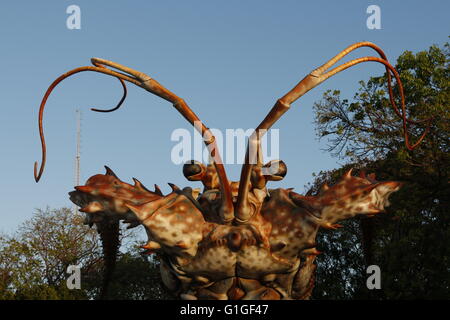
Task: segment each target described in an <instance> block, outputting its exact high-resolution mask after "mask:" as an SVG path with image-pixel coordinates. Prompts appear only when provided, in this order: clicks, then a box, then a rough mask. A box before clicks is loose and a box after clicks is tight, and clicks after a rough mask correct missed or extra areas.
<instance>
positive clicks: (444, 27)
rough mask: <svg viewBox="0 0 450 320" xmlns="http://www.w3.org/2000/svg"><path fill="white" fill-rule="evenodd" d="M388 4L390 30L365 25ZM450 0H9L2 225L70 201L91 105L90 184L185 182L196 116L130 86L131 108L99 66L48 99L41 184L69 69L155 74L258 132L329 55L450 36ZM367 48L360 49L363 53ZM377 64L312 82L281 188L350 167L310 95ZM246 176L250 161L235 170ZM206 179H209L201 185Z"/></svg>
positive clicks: (288, 139) (348, 86) (292, 120)
mask: <svg viewBox="0 0 450 320" xmlns="http://www.w3.org/2000/svg"><path fill="white" fill-rule="evenodd" d="M71 4H76V5H78V6H80V7H81V19H82V22H81V30H68V29H67V28H66V18H67V16H68V15H67V14H66V8H67V7H68V6H69V5H71ZM370 4H376V5H379V6H380V7H381V19H382V22H381V23H382V29H381V30H369V29H367V28H366V19H367V17H368V15H367V14H366V8H367V7H368V6H369V5H370ZM449 12H450V2H448V1H431V0H429V1H375V0H373V1H361V0H358V1H356V0H355V1H206V0H203V1H81V0H71V1H19V0H17V1H8V2H2V3H1V4H0V39H1V44H0V48H1V51H0V52H1V53H0V55H1V59H0V65H1V71H2V76H1V77H0V96H1V100H0V101H1V102H0V103H1V107H2V108H1V110H2V112H1V115H0V150H1V158H0V164H1V166H0V202H1V204H2V205H1V209H0V211H1V220H0V221H1V222H0V231H4V232H8V231H11V230H14V229H15V228H16V227H17V225H18V224H19V223H21V222H22V221H24V220H25V219H27V218H29V217H30V216H31V214H32V212H33V210H34V208H45V207H46V206H47V205H48V206H50V207H53V208H57V207H62V206H70V205H71V203H70V202H69V200H68V195H67V192H68V191H70V190H72V187H73V183H74V155H75V128H76V126H75V110H76V108H81V109H82V110H83V113H84V114H83V134H82V164H81V167H82V181H84V180H86V179H87V178H88V177H89V176H91V175H93V174H96V173H99V172H101V173H103V165H104V164H107V165H109V166H110V167H111V168H113V169H114V170H115V171H116V173H117V174H118V175H119V177H121V178H122V179H123V180H124V181H131V177H134V176H135V177H138V178H139V179H140V180H141V181H142V182H143V183H144V184H147V185H149V186H152V184H153V183H157V184H159V185H160V186H161V187H162V188H163V191H165V192H167V191H168V190H169V188H168V186H167V184H166V183H167V182H173V183H176V184H178V185H179V186H181V187H183V186H187V185H188V182H187V181H185V179H184V177H183V175H182V172H181V167H180V166H176V165H174V164H172V162H171V161H170V151H171V149H172V147H173V146H174V142H172V141H170V135H171V133H172V131H173V130H174V129H176V128H188V129H190V127H189V125H188V124H187V122H186V121H185V120H184V119H183V118H181V116H180V115H179V114H178V113H177V112H176V111H175V110H174V109H173V108H172V107H171V105H170V104H169V103H167V102H165V101H163V100H161V99H159V98H157V97H154V96H152V95H150V94H149V93H147V92H145V91H144V90H142V89H140V88H137V87H133V86H131V85H130V86H129V96H128V99H127V101H126V102H125V105H124V106H123V107H122V109H121V110H119V111H117V112H115V113H112V114H98V113H93V112H91V111H89V108H88V107H90V106H97V107H111V106H113V105H114V104H115V103H116V102H117V100H118V99H119V98H120V96H121V89H120V85H119V83H118V81H117V80H115V79H112V78H109V77H106V76H103V75H100V74H94V73H84V74H79V75H77V76H75V77H73V78H70V79H68V80H66V81H65V82H63V83H62V85H60V86H59V87H58V88H57V89H56V90H55V91H54V93H53V95H52V96H51V97H50V99H49V101H48V104H47V109H46V114H45V119H44V124H45V130H46V137H47V143H48V162H47V167H46V171H45V173H44V176H43V178H42V180H41V182H40V183H39V184H36V183H35V182H34V179H33V163H34V161H36V160H39V161H40V159H41V158H40V157H41V156H40V143H39V139H38V128H37V111H38V107H39V103H40V100H41V98H42V96H43V94H44V92H45V90H46V89H47V87H48V85H49V84H50V83H51V82H52V81H53V80H54V79H55V78H56V77H58V76H59V75H60V74H62V73H64V72H66V71H68V70H70V69H72V68H75V67H78V66H83V65H89V63H90V60H89V59H90V58H91V57H102V58H106V59H110V60H113V61H117V62H119V63H122V64H125V65H128V66H130V67H133V68H135V69H138V70H140V71H142V72H145V73H147V74H149V75H150V76H152V77H154V78H155V79H157V80H158V81H159V82H160V83H162V84H163V85H165V86H166V87H167V88H169V89H170V90H172V91H173V92H175V93H177V94H178V95H180V96H181V97H183V98H184V99H185V100H186V101H187V102H188V104H189V105H190V106H191V108H192V109H193V110H194V111H195V112H196V113H197V114H198V115H199V117H200V118H201V119H202V120H203V121H204V122H205V123H206V125H207V126H209V127H212V128H219V129H222V130H225V129H226V128H244V129H247V128H254V127H255V126H256V125H257V124H258V123H259V122H260V121H261V120H262V118H263V117H264V116H265V115H266V113H267V112H268V110H269V109H270V108H271V107H272V105H273V103H274V102H275V100H276V99H277V98H279V97H281V96H282V95H283V94H285V93H286V92H287V91H288V90H289V89H291V88H292V87H293V86H294V85H295V84H296V83H297V82H298V81H299V80H300V79H301V78H303V77H304V76H305V75H306V74H307V73H308V72H310V71H311V70H312V69H314V68H315V67H317V66H319V65H321V64H322V63H324V62H325V61H326V60H327V59H329V58H330V57H332V56H333V55H335V54H336V53H338V52H339V51H340V50H342V49H344V48H345V47H346V46H348V45H350V44H352V43H354V42H357V41H363V40H365V41H372V42H375V43H376V44H378V45H379V46H381V47H382V48H383V49H384V50H385V52H386V53H387V55H388V57H389V59H390V60H391V61H393V62H395V60H396V58H397V57H398V55H399V54H400V53H401V52H402V51H404V50H411V51H419V50H424V49H426V48H428V47H429V46H430V45H432V44H434V43H436V44H443V43H444V42H445V41H447V36H448V35H449V31H450V28H449V27H450V23H449V18H448V13H449ZM367 53H370V54H372V52H371V51H369V50H361V51H359V52H358V53H357V54H354V55H352V57H356V56H357V55H358V56H362V55H365V54H367ZM382 73H383V68H382V67H381V66H379V65H375V64H365V65H360V66H358V67H356V68H354V69H351V70H348V71H346V72H344V73H342V74H340V75H338V76H336V77H334V78H332V79H331V80H329V81H328V82H326V83H324V84H323V85H321V86H319V87H317V88H315V89H314V90H313V91H311V92H309V93H308V94H307V95H305V96H304V97H303V98H302V99H300V100H299V101H297V102H296V103H295V104H294V105H293V108H292V109H291V110H290V111H289V112H288V113H287V114H285V116H284V117H283V118H282V120H281V121H279V122H278V123H277V125H276V126H275V127H276V128H279V129H280V136H281V146H280V151H281V158H282V159H283V160H284V161H285V162H286V163H287V165H288V171H289V172H288V176H287V177H286V179H285V180H284V181H282V182H281V183H278V184H276V183H271V187H275V186H277V185H278V186H283V187H296V188H297V190H299V191H303V186H304V185H305V184H306V183H307V182H309V181H311V180H312V173H313V172H318V171H320V170H327V169H332V168H335V167H338V166H339V163H338V159H335V158H331V157H330V155H329V154H327V153H326V152H324V151H322V149H323V148H324V147H325V145H326V141H322V142H320V143H319V142H318V141H317V139H316V137H315V133H314V126H313V124H312V122H313V113H312V105H313V103H314V101H317V100H319V99H320V98H321V96H322V94H323V92H324V91H325V90H326V89H330V88H338V89H341V90H342V91H343V93H344V94H345V95H347V96H348V97H352V96H353V93H354V91H355V90H356V89H357V87H358V84H357V82H358V81H359V80H361V79H367V78H368V77H370V76H374V75H380V74H382ZM227 170H228V175H229V177H230V179H232V180H236V179H238V175H239V171H240V165H229V166H227ZM194 186H195V187H199V185H198V184H194Z"/></svg>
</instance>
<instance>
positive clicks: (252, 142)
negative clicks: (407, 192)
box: [235, 42, 432, 223]
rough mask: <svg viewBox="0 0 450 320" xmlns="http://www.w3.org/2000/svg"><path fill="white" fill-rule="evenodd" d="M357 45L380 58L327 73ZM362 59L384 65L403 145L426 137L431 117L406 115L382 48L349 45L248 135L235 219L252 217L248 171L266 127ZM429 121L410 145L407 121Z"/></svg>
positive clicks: (288, 95)
mask: <svg viewBox="0 0 450 320" xmlns="http://www.w3.org/2000/svg"><path fill="white" fill-rule="evenodd" d="M360 47H370V48H372V49H374V50H375V51H376V52H377V53H378V54H379V55H380V56H381V58H377V57H363V58H358V59H354V60H351V61H349V62H347V63H344V64H342V65H340V66H338V67H335V68H334V69H332V70H330V71H328V72H327V70H328V69H329V68H330V67H331V66H333V65H334V64H336V63H337V62H338V61H339V60H341V59H342V58H343V57H345V56H346V55H347V54H349V53H350V52H352V51H354V50H356V49H358V48H360ZM362 62H378V63H381V64H383V65H384V66H385V68H386V72H387V76H388V87H389V98H390V102H391V104H392V107H393V108H394V111H395V113H396V114H397V116H399V117H400V118H402V121H403V132H404V137H405V145H406V147H407V148H408V149H409V150H413V149H414V148H415V147H417V146H418V145H419V143H421V142H422V140H423V139H424V138H425V136H426V134H427V133H428V131H429V128H430V124H431V120H432V118H429V119H425V120H422V121H412V120H409V119H407V118H406V108H405V97H404V93H403V86H402V82H401V80H400V76H399V74H398V73H397V71H396V70H395V68H394V67H393V66H392V65H391V64H390V63H389V62H388V61H387V58H386V55H385V54H384V52H383V50H381V49H380V48H379V47H378V46H376V45H375V44H373V43H371V42H358V43H355V44H353V45H351V46H349V47H347V48H346V49H345V50H343V51H341V52H340V53H339V54H337V55H336V56H335V57H333V58H332V59H330V60H329V61H328V62H326V63H325V64H324V65H322V66H321V67H319V68H317V69H315V70H313V71H312V72H311V73H310V74H308V75H307V76H306V77H305V78H303V80H301V81H300V82H299V83H298V84H297V85H296V86H295V87H294V88H293V89H292V90H291V91H289V92H288V93H287V94H285V95H284V96H283V97H282V98H280V99H278V100H277V102H276V103H275V105H274V106H273V108H272V109H271V110H270V112H269V113H268V114H267V116H266V117H265V118H264V120H263V121H262V122H261V123H260V125H259V126H258V127H257V128H256V129H255V131H254V132H253V133H252V135H251V136H250V138H249V142H248V147H247V153H246V158H245V163H244V165H243V166H242V171H241V177H240V182H239V195H238V201H237V208H236V214H235V215H236V219H237V221H238V222H239V223H245V222H246V221H248V220H249V219H250V218H251V216H252V215H253V213H254V212H253V211H254V208H252V206H251V205H250V203H249V201H248V193H249V188H250V186H249V185H250V177H251V172H252V169H253V166H254V163H255V160H256V157H257V150H258V149H259V144H260V141H261V138H262V136H263V135H264V134H265V133H266V132H267V130H269V129H270V128H271V127H272V126H273V124H274V123H275V122H277V120H278V119H280V118H281V116H282V115H283V114H284V113H285V112H286V111H287V110H289V108H290V106H291V104H292V103H293V102H294V101H296V100H297V99H298V98H300V97H301V96H303V95H304V94H305V93H307V92H308V91H309V90H311V89H313V88H314V87H316V86H317V85H319V84H320V83H322V82H324V81H325V80H327V79H328V78H330V77H332V76H333V75H335V74H337V73H339V72H341V71H343V70H345V69H348V68H350V67H352V66H354V65H357V64H359V63H362ZM391 72H392V74H393V75H394V77H395V79H396V81H397V85H398V87H399V93H400V98H401V108H402V112H401V113H400V111H399V110H398V107H397V105H396V104H395V101H394V97H393V91H392V87H391ZM425 121H426V122H428V126H427V128H426V129H425V131H424V132H423V134H422V135H421V136H420V137H419V139H418V141H417V142H416V143H414V144H413V145H411V144H410V143H409V138H408V131H407V127H406V124H407V123H419V122H425Z"/></svg>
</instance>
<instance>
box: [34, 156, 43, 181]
mask: <svg viewBox="0 0 450 320" xmlns="http://www.w3.org/2000/svg"><path fill="white" fill-rule="evenodd" d="M37 167H38V162H37V161H35V162H34V180H35V181H36V183H38V182H39V180H40V179H41V176H42V170H41V172H39V174H38V173H37ZM41 169H42V168H41Z"/></svg>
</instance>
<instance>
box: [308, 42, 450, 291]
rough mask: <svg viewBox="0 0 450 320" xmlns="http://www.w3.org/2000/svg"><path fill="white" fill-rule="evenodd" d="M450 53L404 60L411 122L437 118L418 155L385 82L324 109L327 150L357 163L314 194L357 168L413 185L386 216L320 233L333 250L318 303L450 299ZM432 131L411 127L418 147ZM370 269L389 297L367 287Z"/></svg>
mask: <svg viewBox="0 0 450 320" xmlns="http://www.w3.org/2000/svg"><path fill="white" fill-rule="evenodd" d="M449 48H450V47H449V44H448V43H446V44H445V45H444V46H443V48H440V47H438V46H432V47H430V48H429V49H428V50H426V51H421V52H418V53H416V54H414V53H412V52H410V51H405V52H404V53H403V54H402V55H401V56H400V57H399V58H398V60H397V65H396V69H397V70H398V72H399V74H400V78H401V80H402V82H403V85H404V90H405V97H406V109H407V112H408V118H410V119H412V120H416V121H418V120H423V119H428V118H430V117H434V118H433V121H432V123H431V126H430V131H429V133H428V135H427V136H426V138H425V140H424V141H423V142H422V144H421V145H420V146H419V147H418V148H417V149H415V150H414V151H408V150H407V149H406V148H405V146H404V139H403V131H402V123H401V119H399V118H398V117H397V116H396V115H395V113H394V112H393V110H392V108H391V107H390V103H389V97H388V95H387V82H386V77H374V78H370V80H369V81H367V82H361V88H360V89H359V91H358V92H357V93H356V94H355V96H354V98H353V100H352V101H351V102H350V101H349V100H348V99H344V98H341V94H340V92H339V91H337V90H336V91H334V92H331V91H328V92H326V93H325V94H324V98H323V100H322V101H320V102H318V103H316V104H315V111H316V125H317V126H316V127H317V133H318V135H319V137H328V138H329V140H328V141H329V146H328V151H330V152H333V154H334V155H336V156H339V157H341V158H345V159H347V160H348V161H349V164H348V165H346V166H344V168H340V169H337V170H333V171H330V172H321V173H320V174H319V175H318V176H317V177H316V180H315V181H314V183H313V184H312V185H311V186H310V187H311V191H310V192H311V193H313V194H314V193H315V192H317V190H318V188H319V187H320V185H321V184H323V183H324V182H325V181H327V182H331V183H333V182H335V181H336V180H337V179H338V178H339V177H340V176H342V174H343V173H344V171H345V169H347V168H350V167H354V168H357V169H365V170H366V171H367V172H375V173H376V175H377V179H378V180H380V181H381V180H394V181H403V182H404V183H405V185H404V186H403V187H402V189H401V190H400V191H398V192H397V193H395V194H393V195H392V196H391V203H392V205H391V206H390V207H389V208H388V209H387V213H385V214H379V215H377V216H376V217H375V218H371V219H368V218H359V219H355V220H352V221H347V222H346V223H345V226H346V228H344V229H343V230H340V231H330V232H328V231H327V232H322V233H321V234H320V236H319V239H318V243H319V249H322V250H323V251H325V252H326V253H325V254H324V255H323V257H320V256H319V258H318V275H317V285H316V290H315V298H318V299H323V298H328V299H351V298H361V299H366V298H373V299H414V298H424V299H433V298H441V299H442V298H445V299H448V298H450V262H449V259H450V246H449V244H450V207H449V200H450V188H449V181H450V172H449V163H450V162H449V160H450V159H449V132H450V131H449V115H450V108H449V106H450V103H449V102H450V100H449V97H450V86H449V79H450V77H449V76H450V69H449V53H450V50H449ZM394 91H395V93H396V96H397V97H398V90H397V89H395V90H394ZM397 105H400V103H399V102H397ZM426 126H427V124H426V123H424V122H422V123H420V124H416V125H409V127H408V130H409V134H410V137H411V139H412V141H413V142H415V141H417V138H418V137H419V136H420V135H421V134H422V132H423V131H424V130H425V128H426ZM370 264H376V265H378V266H380V268H381V272H382V289H381V290H374V291H369V290H368V289H367V288H366V283H365V282H366V278H367V276H368V275H367V274H366V272H365V270H366V266H367V265H370Z"/></svg>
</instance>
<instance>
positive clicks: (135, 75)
mask: <svg viewBox="0 0 450 320" xmlns="http://www.w3.org/2000/svg"><path fill="white" fill-rule="evenodd" d="M91 62H92V64H93V65H94V66H85V67H79V68H76V69H73V70H70V71H69V72H67V73H65V74H63V75H61V76H60V77H58V78H57V79H56V80H55V81H53V83H52V84H51V85H50V86H49V88H48V89H47V91H46V93H45V94H44V97H43V99H42V102H41V105H40V108H39V134H40V139H41V147H42V162H41V166H40V168H39V170H38V163H37V162H35V164H34V178H35V180H36V182H38V181H39V180H40V178H41V176H42V174H43V172H44V168H45V162H46V156H47V152H46V144H45V137H44V130H43V125H42V122H43V114H44V108H45V104H46V102H47V99H48V97H49V96H50V94H51V92H52V91H53V89H54V88H55V87H56V86H57V85H58V84H59V83H60V82H61V81H63V80H64V79H66V78H68V77H70V76H71V75H73V74H76V73H79V72H84V71H93V72H98V73H103V74H107V75H110V76H113V77H116V78H118V79H119V80H124V81H128V82H131V83H133V84H135V85H137V86H138V87H141V88H143V89H145V90H147V91H149V92H151V93H153V94H155V95H157V96H158V97H160V98H162V99H164V100H166V101H169V102H171V103H172V104H173V107H174V108H175V109H177V110H178V112H179V113H180V114H181V115H182V116H183V117H184V118H185V119H186V120H187V121H188V122H189V123H191V125H193V126H194V127H195V128H196V129H197V130H198V131H199V132H200V134H201V135H202V136H203V140H204V143H205V144H206V146H207V148H208V150H209V152H210V154H211V157H212V158H213V160H214V166H215V168H216V171H217V174H218V176H219V181H220V191H221V195H222V204H221V207H220V209H219V215H220V217H221V219H222V221H223V222H224V223H231V221H232V220H233V218H234V207H233V200H232V196H231V188H230V183H229V181H228V178H227V175H226V172H225V168H224V166H223V162H222V159H221V157H220V154H219V150H218V148H217V144H216V139H215V137H214V135H213V134H212V132H211V131H210V130H209V128H207V127H206V126H205V125H204V124H203V123H202V122H201V121H200V119H199V118H198V117H197V115H196V114H195V113H194V112H193V111H192V110H191V109H190V108H189V106H188V105H187V103H186V102H185V101H184V100H183V99H182V98H180V97H178V96H177V95H175V94H174V93H172V92H171V91H169V90H168V89H166V88H165V87H164V86H162V85H161V84H159V83H158V82H157V81H156V80H154V79H152V78H151V77H149V76H148V75H146V74H145V73H142V72H139V71H136V70H134V69H131V68H129V67H126V66H123V65H121V64H118V63H115V62H112V61H109V60H104V59H100V58H92V59H91ZM108 67H111V68H114V69H116V70H119V71H120V72H119V71H116V70H112V69H109V68H108ZM121 83H122V84H123V82H122V81H121ZM124 90H126V89H125V87H124ZM124 96H126V91H124ZM123 100H124V98H122V99H121V101H120V102H119V105H118V107H119V106H120V105H121V104H122V102H123ZM116 109H117V107H116V108H114V109H111V110H103V111H106V112H110V111H113V110H116ZM95 111H99V110H98V109H96V110H95ZM196 123H199V124H200V125H199V126H196V125H195V124H196Z"/></svg>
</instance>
